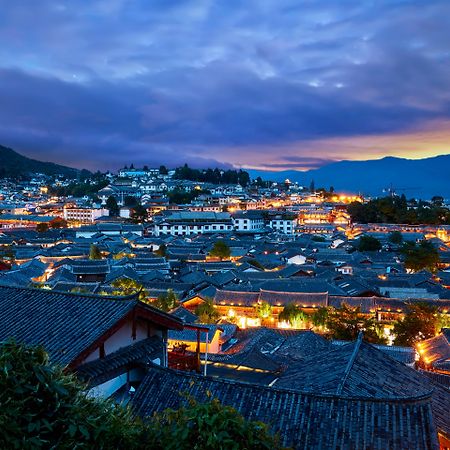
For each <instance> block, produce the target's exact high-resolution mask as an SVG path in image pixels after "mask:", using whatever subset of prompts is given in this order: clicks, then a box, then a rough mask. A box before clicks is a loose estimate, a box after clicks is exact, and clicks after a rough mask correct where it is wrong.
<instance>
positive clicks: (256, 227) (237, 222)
mask: <svg viewBox="0 0 450 450" xmlns="http://www.w3.org/2000/svg"><path fill="white" fill-rule="evenodd" d="M233 223H234V227H235V229H236V231H240V232H248V233H252V232H253V233H254V232H258V231H262V230H264V216H263V213H262V212H261V211H258V210H252V211H238V212H236V213H235V214H234V215H233Z"/></svg>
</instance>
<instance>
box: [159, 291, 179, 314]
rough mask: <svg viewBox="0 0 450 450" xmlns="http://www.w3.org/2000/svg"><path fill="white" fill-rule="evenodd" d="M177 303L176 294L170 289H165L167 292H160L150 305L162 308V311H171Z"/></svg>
mask: <svg viewBox="0 0 450 450" xmlns="http://www.w3.org/2000/svg"><path fill="white" fill-rule="evenodd" d="M178 304H179V300H178V297H177V295H176V294H175V292H174V291H173V290H172V289H167V292H166V293H164V294H161V295H160V296H159V297H158V298H157V299H156V300H155V301H154V302H153V303H152V305H153V306H155V307H156V308H159V309H162V310H163V311H166V312H167V311H171V310H172V309H175V308H176V307H177V306H178Z"/></svg>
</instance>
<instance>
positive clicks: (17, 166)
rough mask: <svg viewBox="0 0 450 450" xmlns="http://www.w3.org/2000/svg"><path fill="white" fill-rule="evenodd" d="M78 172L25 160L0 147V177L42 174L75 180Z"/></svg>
mask: <svg viewBox="0 0 450 450" xmlns="http://www.w3.org/2000/svg"><path fill="white" fill-rule="evenodd" d="M79 172H80V171H79V170H78V169H74V168H72V167H67V166H62V165H59V164H55V163H52V162H43V161H38V160H36V159H31V158H27V157H26V156H23V155H21V154H20V153H17V152H16V151H14V150H13V149H11V148H8V147H4V146H3V145H0V177H17V176H26V175H29V174H32V173H43V174H45V175H64V176H66V177H68V178H76V177H77V175H78V174H79Z"/></svg>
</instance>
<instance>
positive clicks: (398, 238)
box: [389, 231, 403, 245]
mask: <svg viewBox="0 0 450 450" xmlns="http://www.w3.org/2000/svg"><path fill="white" fill-rule="evenodd" d="M389 242H392V243H393V244H397V245H400V244H401V243H402V242H403V235H402V233H400V231H392V233H389Z"/></svg>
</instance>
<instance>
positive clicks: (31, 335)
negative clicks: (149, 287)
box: [0, 287, 182, 365]
mask: <svg viewBox="0 0 450 450" xmlns="http://www.w3.org/2000/svg"><path fill="white" fill-rule="evenodd" d="M136 307H139V311H140V312H141V313H142V314H143V315H144V314H145V315H146V316H149V317H151V319H150V320H153V321H155V322H159V323H161V324H162V326H164V327H166V326H167V327H168V326H173V327H176V328H179V329H181V328H182V324H181V321H179V320H178V319H176V318H175V317H172V316H170V315H168V314H166V313H164V312H162V311H159V310H157V309H155V308H153V307H151V306H149V305H146V304H143V303H141V302H139V301H138V300H137V298H136V297H134V296H130V297H107V296H95V295H81V294H69V293H62V292H55V291H50V290H46V289H20V288H9V287H0V341H5V340H7V339H9V338H14V339H15V340H16V341H18V342H23V343H25V344H29V345H43V346H44V347H45V349H46V351H47V352H48V353H49V356H50V359H51V361H52V362H54V363H58V364H62V365H67V364H70V363H71V362H73V361H74V360H75V359H76V358H77V357H79V356H80V354H82V352H84V351H85V350H86V349H87V348H89V347H90V346H91V345H93V344H94V343H95V342H97V341H98V340H99V339H100V338H101V337H102V336H104V335H105V334H106V333H107V332H109V331H110V330H111V329H112V328H113V327H114V325H116V324H117V323H118V322H119V321H120V320H121V319H125V318H126V317H127V316H128V314H130V313H131V311H132V310H133V309H134V308H136Z"/></svg>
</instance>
